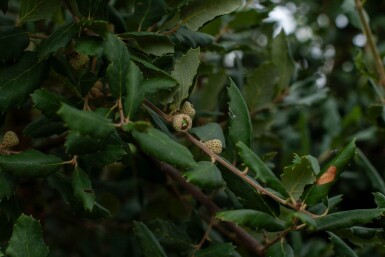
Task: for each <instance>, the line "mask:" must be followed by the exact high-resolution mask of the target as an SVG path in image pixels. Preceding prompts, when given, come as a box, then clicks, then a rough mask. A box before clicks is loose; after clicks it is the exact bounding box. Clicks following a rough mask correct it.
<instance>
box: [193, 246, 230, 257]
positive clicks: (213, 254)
mask: <svg viewBox="0 0 385 257" xmlns="http://www.w3.org/2000/svg"><path fill="white" fill-rule="evenodd" d="M234 250H235V247H234V246H233V245H232V244H231V243H218V244H214V245H210V246H209V247H207V248H204V249H200V250H199V251H197V252H195V254H194V256H195V257H232V256H234V255H233V254H234Z"/></svg>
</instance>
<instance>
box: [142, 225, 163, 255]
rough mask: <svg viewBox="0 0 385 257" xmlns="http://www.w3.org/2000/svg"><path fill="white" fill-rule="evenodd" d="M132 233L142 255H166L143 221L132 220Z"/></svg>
mask: <svg viewBox="0 0 385 257" xmlns="http://www.w3.org/2000/svg"><path fill="white" fill-rule="evenodd" d="M134 233H135V236H136V237H137V238H138V241H139V244H140V248H141V250H142V254H143V256H144V257H167V255H166V253H165V252H164V250H163V248H162V246H161V245H160V244H159V242H158V240H157V239H156V237H155V236H154V234H153V233H152V232H151V230H150V229H149V228H148V227H147V226H146V225H145V224H144V223H142V222H138V221H134Z"/></svg>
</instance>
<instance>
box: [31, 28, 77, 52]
mask: <svg viewBox="0 0 385 257" xmlns="http://www.w3.org/2000/svg"><path fill="white" fill-rule="evenodd" d="M79 31H80V27H79V24H78V23H75V22H72V23H70V24H67V25H64V26H62V27H60V28H59V29H57V30H56V31H55V32H54V33H53V34H51V35H50V36H49V38H47V39H45V40H43V42H42V43H41V44H40V46H39V56H41V57H46V56H48V55H50V54H52V53H55V52H57V51H58V50H59V49H61V48H65V47H66V46H67V45H68V43H69V42H70V41H71V40H72V39H73V38H74V37H76V36H77V35H78V34H79Z"/></svg>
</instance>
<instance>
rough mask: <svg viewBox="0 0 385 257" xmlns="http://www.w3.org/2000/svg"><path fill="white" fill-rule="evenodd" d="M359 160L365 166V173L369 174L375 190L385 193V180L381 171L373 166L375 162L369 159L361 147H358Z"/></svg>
mask: <svg viewBox="0 0 385 257" xmlns="http://www.w3.org/2000/svg"><path fill="white" fill-rule="evenodd" d="M357 159H358V160H357V161H358V162H359V163H360V164H361V165H362V166H363V168H364V170H365V171H366V172H365V174H367V175H368V177H369V179H370V182H371V184H372V187H373V188H374V189H375V190H378V191H380V192H382V193H383V194H385V182H384V180H383V179H382V177H381V175H380V173H379V172H378V171H377V169H376V168H375V167H374V166H373V164H372V163H371V162H370V161H369V159H368V158H367V157H366V156H365V154H364V153H363V152H362V151H361V149H359V148H357Z"/></svg>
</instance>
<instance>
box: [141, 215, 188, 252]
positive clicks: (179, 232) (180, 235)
mask: <svg viewBox="0 0 385 257" xmlns="http://www.w3.org/2000/svg"><path fill="white" fill-rule="evenodd" d="M148 227H149V228H150V229H151V231H153V233H154V235H155V237H156V239H158V241H159V243H161V245H163V246H164V247H165V248H167V249H173V250H174V249H175V250H177V251H186V250H189V249H192V248H193V246H192V240H191V238H190V236H189V235H188V233H187V231H186V230H187V229H186V228H185V227H184V226H183V225H182V226H181V225H176V224H174V223H173V222H171V221H169V220H160V219H156V220H155V221H153V222H151V223H150V224H148Z"/></svg>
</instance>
